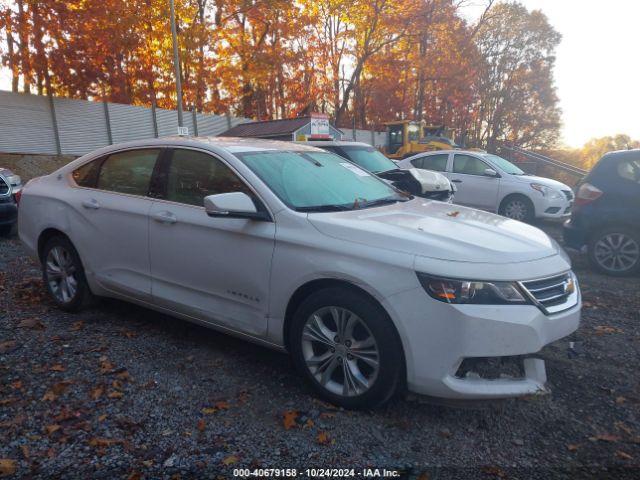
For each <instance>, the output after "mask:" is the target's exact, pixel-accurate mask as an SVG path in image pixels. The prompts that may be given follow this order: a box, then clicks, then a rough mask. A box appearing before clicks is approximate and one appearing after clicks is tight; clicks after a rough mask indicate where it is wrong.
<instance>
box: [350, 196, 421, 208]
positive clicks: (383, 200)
mask: <svg viewBox="0 0 640 480" xmlns="http://www.w3.org/2000/svg"><path fill="white" fill-rule="evenodd" d="M408 200H410V199H409V198H395V197H386V198H379V199H378V200H371V201H369V202H358V203H357V205H356V206H357V208H369V207H379V206H381V205H389V204H391V203H397V202H406V201H408Z"/></svg>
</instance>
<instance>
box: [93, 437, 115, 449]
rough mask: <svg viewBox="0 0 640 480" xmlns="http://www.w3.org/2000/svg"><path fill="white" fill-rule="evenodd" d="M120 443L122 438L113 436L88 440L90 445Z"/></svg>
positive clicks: (104, 445) (101, 445) (106, 445)
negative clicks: (117, 438)
mask: <svg viewBox="0 0 640 480" xmlns="http://www.w3.org/2000/svg"><path fill="white" fill-rule="evenodd" d="M118 443H122V440H116V439H114V438H92V439H91V440H89V445H91V446H92V447H110V446H111V445H116V444H118Z"/></svg>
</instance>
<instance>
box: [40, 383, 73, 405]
mask: <svg viewBox="0 0 640 480" xmlns="http://www.w3.org/2000/svg"><path fill="white" fill-rule="evenodd" d="M69 385H71V382H68V381H66V382H58V383H56V384H54V385H53V386H52V387H51V388H50V389H49V390H47V391H46V393H45V394H44V397H42V400H47V401H50V402H52V401H54V400H55V399H56V398H58V397H59V396H60V395H62V394H63V393H64V392H65V391H66V390H67V388H68V387H69Z"/></svg>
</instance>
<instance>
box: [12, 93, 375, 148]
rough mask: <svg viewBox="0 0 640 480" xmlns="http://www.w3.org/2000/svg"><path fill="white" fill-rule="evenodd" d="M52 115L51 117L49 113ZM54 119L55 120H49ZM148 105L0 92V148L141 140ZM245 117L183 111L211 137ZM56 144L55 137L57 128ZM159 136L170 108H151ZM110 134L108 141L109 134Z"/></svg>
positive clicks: (172, 126)
mask: <svg viewBox="0 0 640 480" xmlns="http://www.w3.org/2000/svg"><path fill="white" fill-rule="evenodd" d="M54 114H55V117H54ZM54 118H55V121H56V123H55V124H54ZM153 118H154V116H153V110H152V109H151V108H144V107H136V106H133V105H122V104H117V103H107V104H104V103H102V102H89V101H86V100H72V99H68V98H54V99H52V100H50V99H49V97H43V96H38V95H25V94H23V93H12V92H4V91H0V152H2V153H26V154H29V153H30V154H47V155H55V154H57V153H62V154H68V155H84V154H85V153H88V152H90V151H92V150H95V149H96V148H100V147H104V146H106V145H109V143H110V140H111V142H112V143H121V142H127V141H131V140H142V139H145V138H152V137H154V136H155V128H154V123H153ZM250 121H251V120H250V119H248V118H237V117H227V116H223V115H208V114H203V113H198V114H196V115H195V123H194V115H193V112H190V111H185V112H184V124H185V126H186V127H188V128H189V133H191V134H194V133H195V131H196V129H195V126H196V124H197V132H198V135H200V136H216V135H220V134H221V133H222V132H224V131H226V130H228V129H229V128H230V127H234V126H236V125H238V124H240V123H246V122H250ZM56 124H57V134H58V138H59V143H60V152H58V142H57V141H56V128H54V125H56ZM156 127H157V132H158V136H160V137H164V136H168V135H175V134H176V133H177V127H178V114H177V112H176V111H175V110H164V109H160V108H158V109H156ZM342 131H343V132H344V139H345V140H355V141H358V142H364V143H368V144H370V145H375V146H381V145H384V143H385V140H386V136H385V135H384V133H382V132H374V134H373V135H372V132H371V131H369V130H356V131H355V133H356V135H355V138H354V135H353V130H347V129H343V130H342ZM109 135H111V139H110V138H109Z"/></svg>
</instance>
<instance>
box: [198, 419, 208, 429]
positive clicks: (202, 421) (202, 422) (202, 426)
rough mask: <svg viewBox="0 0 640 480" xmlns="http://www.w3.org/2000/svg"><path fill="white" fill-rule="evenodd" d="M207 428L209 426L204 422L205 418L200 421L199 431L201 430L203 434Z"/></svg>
mask: <svg viewBox="0 0 640 480" xmlns="http://www.w3.org/2000/svg"><path fill="white" fill-rule="evenodd" d="M206 427H207V424H206V423H205V421H204V418H201V419H200V420H198V430H200V431H201V432H204V429H205V428H206Z"/></svg>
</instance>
